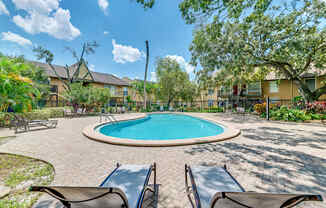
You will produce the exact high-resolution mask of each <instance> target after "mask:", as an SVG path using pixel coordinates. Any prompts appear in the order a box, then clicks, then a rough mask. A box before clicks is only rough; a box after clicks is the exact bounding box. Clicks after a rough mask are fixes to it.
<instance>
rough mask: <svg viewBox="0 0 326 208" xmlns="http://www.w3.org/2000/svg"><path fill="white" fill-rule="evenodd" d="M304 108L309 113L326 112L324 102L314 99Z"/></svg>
mask: <svg viewBox="0 0 326 208" xmlns="http://www.w3.org/2000/svg"><path fill="white" fill-rule="evenodd" d="M306 108H307V111H308V112H310V113H326V102H325V101H323V102H322V101H315V102H313V103H309V104H307V106H306Z"/></svg>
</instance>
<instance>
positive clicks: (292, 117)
mask: <svg viewBox="0 0 326 208" xmlns="http://www.w3.org/2000/svg"><path fill="white" fill-rule="evenodd" d="M270 117H271V118H272V119H274V120H284V121H306V120H311V119H312V116H311V115H310V114H307V113H306V112H305V111H302V110H298V109H289V108H288V107H287V106H281V107H280V109H278V110H272V111H271V112H270Z"/></svg>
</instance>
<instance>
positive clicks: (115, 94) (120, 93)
mask: <svg viewBox="0 0 326 208" xmlns="http://www.w3.org/2000/svg"><path fill="white" fill-rule="evenodd" d="M111 96H113V97H127V96H128V91H123V90H118V91H115V92H113V93H112V95H111Z"/></svg>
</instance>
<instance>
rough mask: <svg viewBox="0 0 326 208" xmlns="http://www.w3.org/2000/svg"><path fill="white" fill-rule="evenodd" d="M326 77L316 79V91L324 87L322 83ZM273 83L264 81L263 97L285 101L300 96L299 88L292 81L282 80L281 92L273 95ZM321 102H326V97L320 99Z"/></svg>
mask: <svg viewBox="0 0 326 208" xmlns="http://www.w3.org/2000/svg"><path fill="white" fill-rule="evenodd" d="M325 79H326V78H325V77H318V78H316V89H317V88H320V87H322V86H323V85H322V82H323V80H325ZM270 82H271V81H262V89H263V96H264V97H267V96H269V97H270V98H271V99H284V100H291V99H293V98H294V97H296V96H300V93H299V90H298V86H297V85H296V84H295V83H294V82H293V81H292V80H281V81H280V84H279V90H278V92H277V93H271V92H270V88H269V86H270V85H269V83H270ZM319 99H320V100H325V99H326V95H323V96H321V97H320V98H319Z"/></svg>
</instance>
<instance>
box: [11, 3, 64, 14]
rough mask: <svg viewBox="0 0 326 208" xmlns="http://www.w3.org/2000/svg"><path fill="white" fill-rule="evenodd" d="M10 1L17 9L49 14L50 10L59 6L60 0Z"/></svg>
mask: <svg viewBox="0 0 326 208" xmlns="http://www.w3.org/2000/svg"><path fill="white" fill-rule="evenodd" d="M12 2H13V3H14V4H15V6H16V8H17V9H22V10H26V11H28V12H37V13H41V14H49V13H50V12H51V11H53V10H57V9H58V8H59V2H60V0H12Z"/></svg>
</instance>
